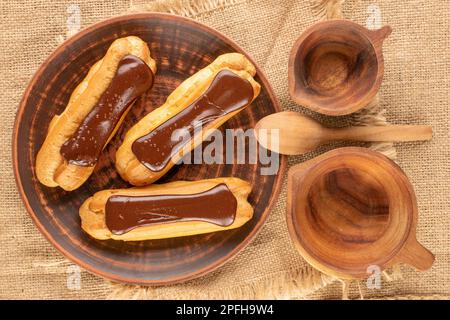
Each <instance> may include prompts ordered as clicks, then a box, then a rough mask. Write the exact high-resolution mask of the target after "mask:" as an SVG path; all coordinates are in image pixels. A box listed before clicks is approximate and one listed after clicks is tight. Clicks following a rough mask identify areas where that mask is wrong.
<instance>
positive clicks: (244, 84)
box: [116, 53, 261, 186]
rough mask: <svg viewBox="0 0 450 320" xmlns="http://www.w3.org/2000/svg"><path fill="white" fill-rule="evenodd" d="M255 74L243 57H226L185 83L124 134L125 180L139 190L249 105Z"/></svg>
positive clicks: (255, 91)
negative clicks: (139, 187)
mask: <svg viewBox="0 0 450 320" xmlns="http://www.w3.org/2000/svg"><path fill="white" fill-rule="evenodd" d="M255 74H256V70H255V67H254V66H253V64H252V63H251V62H250V61H249V60H248V59H247V58H246V57H245V56H244V55H242V54H239V53H227V54H223V55H221V56H219V57H217V58H216V59H215V60H214V61H213V62H212V63H211V64H210V65H208V66H207V67H205V68H203V69H201V70H200V71H198V72H197V73H195V74H194V75H192V76H191V77H189V78H188V79H186V80H185V81H183V82H182V83H181V84H180V85H179V86H178V87H177V88H176V89H175V90H174V91H173V92H172V93H171V94H170V95H169V97H168V98H167V100H166V102H165V103H164V104H163V105H162V106H160V107H159V108H157V109H155V110H154V111H152V112H150V113H149V114H147V115H146V116H145V117H144V118H142V119H141V120H140V121H139V122H137V123H136V124H135V125H134V126H133V127H132V128H131V129H130V130H129V131H128V132H127V133H126V135H125V139H124V141H123V143H122V145H121V146H120V147H119V149H118V150H117V153H116V169H117V171H118V172H119V174H120V175H121V177H122V178H123V179H124V180H126V181H128V182H130V183H131V184H133V185H135V186H143V185H147V184H150V183H152V182H154V181H156V180H158V179H159V178H161V177H162V176H163V175H164V174H165V173H166V172H167V171H169V170H170V168H172V167H173V166H174V165H175V164H176V163H178V162H179V161H180V160H181V159H182V158H183V156H185V155H186V154H188V153H189V152H190V151H191V150H193V149H194V148H195V147H196V146H198V145H199V144H201V143H202V141H203V140H204V139H206V137H207V136H208V132H211V129H215V128H218V127H220V126H221V125H222V124H223V123H225V122H226V121H227V120H228V119H230V118H231V117H233V116H234V115H236V114H237V113H239V112H240V111H242V110H243V109H245V108H246V107H247V106H249V105H250V103H251V102H252V101H253V100H254V99H255V98H256V97H257V96H258V95H259V93H260V90H261V87H260V85H259V84H258V83H257V82H256V81H255V80H254V79H253V76H254V75H255Z"/></svg>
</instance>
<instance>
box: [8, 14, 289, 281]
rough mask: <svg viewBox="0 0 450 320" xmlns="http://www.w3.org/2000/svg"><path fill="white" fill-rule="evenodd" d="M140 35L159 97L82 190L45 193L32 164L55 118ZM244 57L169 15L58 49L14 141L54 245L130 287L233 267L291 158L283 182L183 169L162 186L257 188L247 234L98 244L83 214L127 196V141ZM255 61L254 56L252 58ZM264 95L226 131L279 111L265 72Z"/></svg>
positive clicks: (22, 177)
mask: <svg viewBox="0 0 450 320" xmlns="http://www.w3.org/2000/svg"><path fill="white" fill-rule="evenodd" d="M129 35H135V36H138V37H140V38H142V39H143V40H144V41H146V42H147V43H148V45H149V47H150V50H151V53H152V56H153V57H154V58H155V59H156V61H157V64H158V72H157V75H156V82H155V85H154V87H153V89H152V90H151V91H150V92H148V93H147V94H146V95H145V96H143V97H141V99H139V100H138V101H137V102H136V104H135V106H134V107H133V109H132V111H131V112H130V113H129V115H128V116H127V119H126V121H125V122H124V125H123V126H122V127H121V129H120V131H119V132H118V134H117V135H116V136H115V138H114V139H113V140H112V141H111V143H110V144H109V145H108V146H107V148H106V149H105V151H104V152H103V155H102V157H101V159H100V161H99V163H98V166H97V168H96V170H95V172H94V174H93V175H92V176H91V178H90V179H89V180H88V181H87V182H86V183H85V184H84V185H83V186H82V187H81V188H79V189H78V190H76V191H72V192H65V191H64V190H62V189H60V188H47V187H45V186H43V185H42V184H40V183H39V182H38V181H37V179H36V174H35V171H34V163H35V158H36V153H37V151H38V149H39V148H40V146H41V144H42V142H43V140H44V138H45V135H46V131H47V127H48V124H49V122H50V119H51V118H52V117H53V116H54V115H55V114H59V113H61V112H62V111H63V109H64V108H65V105H66V103H67V101H68V100H69V96H70V93H71V92H72V90H73V89H74V88H75V86H76V85H77V84H78V83H79V82H80V81H81V80H82V79H83V78H84V76H85V75H86V73H87V72H88V70H89V68H90V67H91V66H92V65H93V64H94V62H95V61H97V60H98V59H100V58H101V57H102V56H103V55H104V54H105V52H106V50H107V48H108V47H109V45H110V44H111V43H112V42H113V40H115V39H117V38H119V37H124V36H129ZM233 51H237V52H241V53H244V54H245V52H244V51H243V50H242V49H241V48H240V47H239V46H238V45H236V44H235V43H234V42H233V41H231V40H230V39H228V38H227V37H225V36H224V35H222V34H220V33H219V32H217V31H215V30H213V29H211V28H209V27H206V26H204V25H202V24H199V23H197V22H195V21H193V20H190V19H186V18H181V17H177V16H173V15H168V14H156V13H142V14H133V15H128V16H121V17H117V18H113V19H110V20H107V21H104V22H101V23H98V24H95V25H93V26H91V27H89V28H87V29H85V30H83V31H82V32H80V33H78V34H77V35H75V36H74V37H72V38H70V39H68V40H67V41H66V42H65V43H63V44H62V45H61V46H60V47H58V48H57V49H56V50H55V51H54V52H53V53H52V54H51V55H50V57H49V58H48V59H47V60H46V61H45V62H44V63H43V64H42V66H41V67H40V68H39V70H38V71H37V72H36V74H35V75H34V77H33V79H32V80H31V82H30V84H29V86H28V88H27V89H26V91H25V94H24V96H23V98H22V101H21V103H20V106H19V110H18V112H17V116H16V122H15V127H14V136H13V161H14V173H15V177H16V181H17V186H18V189H19V192H20V194H21V196H22V199H23V202H24V204H25V206H26V208H27V210H28V212H29V214H30V215H31V217H32V218H33V220H34V222H35V223H36V225H37V226H38V228H39V230H41V232H42V233H43V234H44V235H45V236H46V237H47V239H48V240H49V241H50V242H51V243H52V244H53V245H54V246H55V247H56V248H57V249H58V250H60V251H61V252H62V253H63V254H64V255H65V256H66V257H67V258H69V259H70V260H72V261H74V262H75V263H77V264H79V265H80V266H82V267H83V268H85V269H86V270H88V271H90V272H92V273H95V274H97V275H100V276H103V277H106V278H109V279H112V280H115V281H120V282H126V283H134V284H143V285H160V284H169V283H176V282H181V281H186V280H189V279H193V278H196V277H199V276H201V275H204V274H205V273H207V272H210V271H212V270H214V269H216V268H217V267H219V266H221V265H222V264H224V263H225V262H226V261H228V260H230V259H231V258H232V257H233V256H234V255H236V254H237V253H238V252H239V251H240V250H242V249H243V248H244V247H245V246H246V245H247V244H248V243H249V242H250V240H251V239H252V238H253V237H254V236H255V235H256V233H257V232H258V230H259V229H260V228H261V226H262V225H263V223H264V221H265V220H266V218H267V216H268V214H269V212H270V210H271V208H272V206H273V204H274V202H275V200H276V198H277V196H278V193H279V191H280V187H281V179H282V177H283V173H284V169H285V158H284V157H281V156H280V157H279V160H280V169H279V172H278V175H272V176H263V175H261V173H260V168H261V165H260V164H255V165H252V164H239V165H238V164H234V165H181V166H177V167H175V168H174V169H173V170H171V171H170V172H169V173H168V174H167V175H166V176H165V177H164V178H163V179H162V181H161V180H160V181H159V182H166V181H173V180H181V179H183V180H196V179H205V178H213V177H219V176H225V177H226V176H235V177H240V178H242V179H245V180H247V181H249V182H250V183H251V184H252V186H253V191H252V193H251V195H250V197H249V201H250V203H251V204H252V205H253V207H254V209H255V213H254V217H253V219H252V220H251V221H249V222H248V223H247V224H245V225H244V226H243V227H241V228H239V229H236V230H230V231H224V232H217V233H211V234H205V235H198V236H192V237H183V238H175V239H166V240H156V241H141V242H129V243H127V242H120V241H112V240H110V241H98V240H95V239H92V238H90V237H89V236H88V235H87V234H86V233H84V232H83V231H82V230H81V228H80V219H79V216H78V208H79V207H80V205H81V203H82V202H83V201H84V200H85V199H86V198H88V197H89V196H90V195H92V194H93V193H95V192H97V191H99V190H102V189H105V188H122V187H127V184H126V183H125V182H124V181H122V180H121V179H120V178H119V177H118V175H117V173H116V171H115V169H114V154H115V151H116V149H117V147H118V146H119V145H120V143H121V141H122V139H123V137H124V134H125V132H126V131H127V130H128V129H129V128H130V127H131V126H132V125H133V124H134V123H136V121H137V120H138V119H140V118H141V117H142V116H143V115H145V114H147V113H148V112H149V111H151V110H153V109H154V108H155V107H158V106H159V105H161V104H162V103H163V102H164V100H165V99H166V97H167V96H168V94H169V93H170V92H172V90H174V89H175V88H176V87H177V86H178V85H179V84H180V83H181V81H183V80H184V79H186V78H187V77H188V76H190V75H192V74H193V73H195V72H196V71H197V70H199V69H201V68H203V67H205V66H206V65H208V64H209V63H210V62H212V61H213V60H214V59H215V58H216V57H217V56H218V55H220V54H223V53H227V52H233ZM247 56H248V55H247ZM257 70H258V71H257V76H256V80H257V81H258V82H259V83H260V84H261V85H262V90H261V94H260V95H259V97H258V98H257V99H256V100H255V101H254V102H253V103H252V105H251V107H250V108H247V109H246V110H244V111H242V112H241V113H239V115H238V116H236V117H234V118H233V119H231V120H230V121H228V122H227V123H226V124H225V125H224V126H223V127H222V128H242V129H246V128H252V127H254V125H255V123H256V122H257V121H258V120H259V119H261V118H263V117H264V116H266V115H268V114H270V113H273V112H278V111H280V107H279V105H278V102H277V100H276V98H275V95H274V93H273V91H272V89H271V87H270V85H269V83H268V81H267V79H266V78H265V76H264V74H263V73H262V72H261V70H260V69H259V68H257Z"/></svg>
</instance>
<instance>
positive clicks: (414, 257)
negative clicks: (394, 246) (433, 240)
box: [398, 237, 434, 271]
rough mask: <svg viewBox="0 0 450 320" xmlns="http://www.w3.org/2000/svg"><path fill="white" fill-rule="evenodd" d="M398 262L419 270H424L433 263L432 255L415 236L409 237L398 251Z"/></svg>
mask: <svg viewBox="0 0 450 320" xmlns="http://www.w3.org/2000/svg"><path fill="white" fill-rule="evenodd" d="M398 262H401V263H406V264H408V265H410V266H412V267H414V268H416V269H417V270H419V271H426V270H428V269H430V268H431V266H432V265H433V262H434V255H433V254H432V253H431V252H430V251H429V250H428V249H427V248H425V247H424V246H422V245H421V244H420V243H419V242H418V241H417V239H416V238H415V237H411V238H410V239H409V240H408V241H407V243H406V244H405V246H404V248H403V249H402V251H401V252H400V254H399V256H398Z"/></svg>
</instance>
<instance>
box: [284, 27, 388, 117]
mask: <svg viewBox="0 0 450 320" xmlns="http://www.w3.org/2000/svg"><path fill="white" fill-rule="evenodd" d="M391 31H392V30H391V28H390V27H389V26H386V27H383V28H381V29H379V30H376V31H370V30H368V29H366V28H364V27H362V26H360V25H359V24H356V23H354V22H351V21H347V20H333V21H325V22H320V23H317V24H315V25H313V26H312V27H311V28H309V29H308V30H306V31H305V32H304V33H303V34H302V35H301V36H300V38H299V39H298V40H297V41H296V42H295V44H294V46H293V48H292V50H291V55H290V58H289V69H288V72H289V92H290V95H291V97H292V99H293V100H294V101H295V102H296V103H298V104H301V105H304V106H305V107H308V108H310V109H311V110H314V111H317V112H320V113H323V114H327V115H333V116H338V115H345V114H349V113H352V112H355V111H357V110H359V109H361V108H363V107H364V106H366V105H367V104H368V103H369V102H370V101H371V100H372V98H373V97H374V95H375V94H376V93H377V91H378V89H379V87H380V85H381V81H382V78H383V73H384V63H383V54H382V51H381V49H382V48H381V46H382V41H383V40H384V38H386V37H387V36H388V35H389V34H390V33H391Z"/></svg>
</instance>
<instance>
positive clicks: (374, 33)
mask: <svg viewBox="0 0 450 320" xmlns="http://www.w3.org/2000/svg"><path fill="white" fill-rule="evenodd" d="M391 32H392V28H391V26H384V27H382V28H380V29H377V30H370V31H369V37H370V39H371V40H372V41H373V43H374V45H377V46H381V45H382V43H383V41H384V39H386V38H387V37H388V36H389V35H390V34H391Z"/></svg>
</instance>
